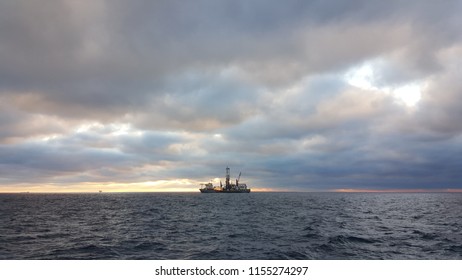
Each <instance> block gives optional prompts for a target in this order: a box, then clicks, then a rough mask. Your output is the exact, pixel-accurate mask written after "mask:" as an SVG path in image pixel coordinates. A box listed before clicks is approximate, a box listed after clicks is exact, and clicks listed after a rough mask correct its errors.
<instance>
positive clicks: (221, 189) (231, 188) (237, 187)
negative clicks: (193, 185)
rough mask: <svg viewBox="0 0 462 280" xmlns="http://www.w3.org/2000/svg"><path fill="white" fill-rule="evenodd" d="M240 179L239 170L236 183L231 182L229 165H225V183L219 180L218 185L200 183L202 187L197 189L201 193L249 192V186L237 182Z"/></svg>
mask: <svg viewBox="0 0 462 280" xmlns="http://www.w3.org/2000/svg"><path fill="white" fill-rule="evenodd" d="M240 179H241V172H239V176H238V177H237V179H236V184H234V183H231V175H230V169H229V167H226V179H225V185H224V186H223V184H222V183H221V181H220V186H213V184H212V183H207V184H201V185H202V187H201V188H200V189H199V190H200V191H201V193H249V192H250V188H248V187H247V185H246V184H242V183H239V180H240Z"/></svg>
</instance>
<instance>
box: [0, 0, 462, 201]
mask: <svg viewBox="0 0 462 280" xmlns="http://www.w3.org/2000/svg"><path fill="white" fill-rule="evenodd" d="M461 12H462V1H451V0H448V1H426V0H418V1H417V0H409V1H393V0H391V1H375V0H369V1H359V0H348V1H346V0H345V1H342V0H336V1H309V0H306V1H295V0H294V1H292V0H287V1H259V0H254V1H247V0H245V1H240V0H232V1H216V0H197V1H175V0H168V1H161V0H159V1H139V0H131V1H128V0H126V1H121V0H110V1H109V0H108V1H103V0H92V1H71V0H69V1H28V0H14V1H1V2H0V192H17V191H19V192H22V191H31V192H69V191H72V192H74V191H82V192H93V191H98V190H103V191H117V192H122V191H197V189H198V187H199V184H200V183H206V182H210V181H212V182H214V183H215V184H219V182H220V179H221V180H224V176H225V168H226V167H227V166H229V167H230V168H231V177H232V178H235V177H237V175H238V174H239V172H240V171H241V172H242V177H241V182H243V183H247V184H248V185H249V186H250V187H251V188H252V189H253V190H260V191H264V190H267V191H358V190H363V191H365V190H369V191H396V190H406V191H462V185H461V182H462V172H461V171H462V154H461V151H462V110H461V108H462V98H461V95H462V79H461V78H460V73H461V70H462V68H461V66H462V28H461V26H462V17H460V14H461Z"/></svg>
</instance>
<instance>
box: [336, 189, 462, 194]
mask: <svg viewBox="0 0 462 280" xmlns="http://www.w3.org/2000/svg"><path fill="white" fill-rule="evenodd" d="M332 191H333V192H342V193H428V192H447V193H452V192H462V189H387V190H384V189H381V190H374V189H334V190H332Z"/></svg>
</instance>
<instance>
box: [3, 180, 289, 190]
mask: <svg viewBox="0 0 462 280" xmlns="http://www.w3.org/2000/svg"><path fill="white" fill-rule="evenodd" d="M199 188H200V182H199V181H193V180H189V179H174V180H158V181H147V182H136V183H115V182H105V183H81V184H74V185H60V184H42V185H29V184H18V185H10V186H0V193H97V192H99V191H101V192H105V193H123V192H198V191H199ZM251 190H252V192H282V191H290V190H285V189H284V190H281V189H272V188H262V187H251Z"/></svg>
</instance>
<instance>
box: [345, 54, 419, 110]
mask: <svg viewBox="0 0 462 280" xmlns="http://www.w3.org/2000/svg"><path fill="white" fill-rule="evenodd" d="M379 70H380V69H377V66H376V64H375V63H374V62H366V63H364V64H362V65H361V66H359V67H353V68H352V69H350V70H348V71H347V72H346V73H345V75H344V80H345V81H346V82H347V83H348V84H349V85H351V86H354V87H356V88H359V89H363V90H370V91H374V92H376V93H382V94H388V95H391V96H393V97H394V98H395V99H396V101H397V102H398V103H400V104H403V105H405V106H407V107H414V106H415V105H416V104H417V103H418V102H419V101H420V99H421V95H422V93H421V92H422V87H423V86H422V85H421V83H418V82H414V81H412V82H409V83H405V84H403V85H398V86H391V85H390V86H379V85H378V84H377V82H376V77H375V76H376V74H375V73H376V72H377V71H379Z"/></svg>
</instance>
